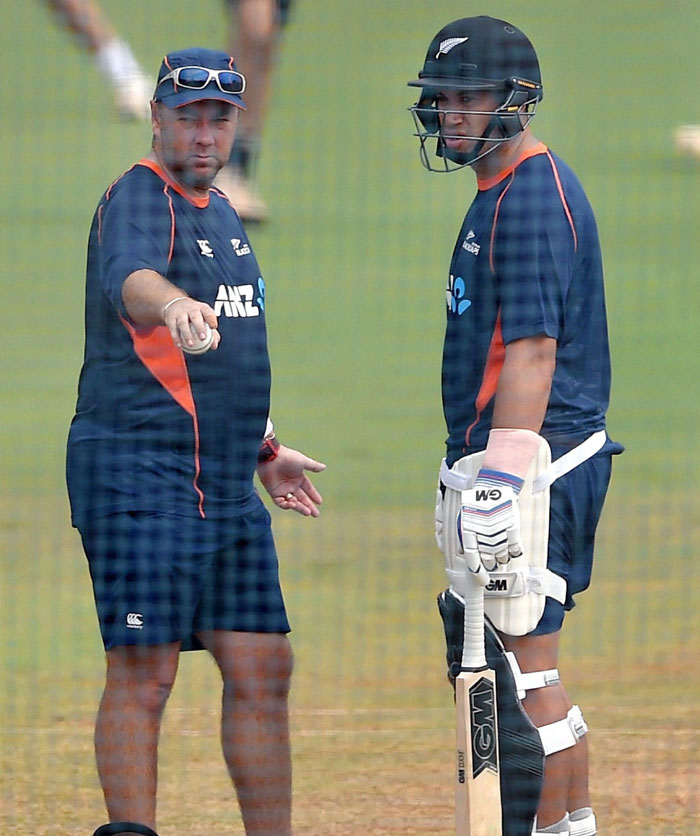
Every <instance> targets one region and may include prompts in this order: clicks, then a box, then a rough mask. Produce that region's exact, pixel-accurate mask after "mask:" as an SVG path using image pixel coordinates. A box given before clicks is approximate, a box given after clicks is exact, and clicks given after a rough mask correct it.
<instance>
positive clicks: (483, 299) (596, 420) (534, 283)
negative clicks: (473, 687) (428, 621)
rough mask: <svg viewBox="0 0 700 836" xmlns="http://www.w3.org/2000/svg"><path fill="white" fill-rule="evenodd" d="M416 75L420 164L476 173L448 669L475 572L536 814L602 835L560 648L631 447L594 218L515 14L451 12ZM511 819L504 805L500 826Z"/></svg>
mask: <svg viewBox="0 0 700 836" xmlns="http://www.w3.org/2000/svg"><path fill="white" fill-rule="evenodd" d="M409 86H411V87H416V88H418V90H419V98H418V101H417V102H416V104H415V105H414V106H413V107H411V108H410V110H411V112H412V114H413V117H414V120H415V124H416V133H415V136H417V137H418V139H419V142H420V158H421V162H422V163H423V165H424V166H425V167H426V168H428V169H429V170H430V171H440V172H448V171H457V170H459V169H461V168H465V167H471V168H472V169H473V171H474V173H475V174H476V178H477V194H476V196H475V198H474V200H473V202H472V204H471V206H470V207H469V210H468V212H467V214H466V217H465V218H464V222H463V224H462V228H461V230H460V233H459V238H458V240H457V244H456V246H455V249H454V253H453V256H452V262H451V264H450V270H449V278H448V284H447V327H446V335H445V343H444V352H443V368H442V397H443V409H444V414H445V419H446V423H447V429H448V437H447V443H446V456H445V459H444V461H443V463H442V467H441V470H440V483H439V489H438V493H437V502H436V534H437V539H438V544H439V545H440V547H441V549H442V551H443V552H444V555H445V558H446V562H447V574H448V578H449V580H450V587H449V589H448V590H446V592H445V593H443V594H442V595H441V596H440V601H441V612H442V614H443V617H444V618H445V620H446V628H448V661H450V662H452V663H453V665H452V674H453V675H454V662H455V661H456V659H455V653H454V646H453V645H452V646H451V644H450V636H449V632H450V631H449V627H450V625H449V624H448V621H449V619H450V618H451V617H452V616H451V615H450V613H452V614H454V612H455V609H456V608H458V607H459V606H461V603H462V602H463V600H464V590H465V588H466V584H467V582H468V581H467V579H468V578H469V582H470V583H471V582H473V581H474V580H476V581H477V582H479V583H481V584H482V585H483V587H484V588H485V609H486V613H487V615H488V617H489V620H490V622H491V623H492V624H493V625H494V626H495V628H496V630H497V631H498V635H499V637H500V639H501V640H502V642H503V645H504V646H505V649H506V650H507V651H511V652H512V654H513V655H514V660H513V668H514V671H515V682H516V687H517V690H518V691H519V693H520V695H521V696H523V706H524V708H525V710H526V712H527V714H528V715H529V717H530V719H531V720H532V722H533V723H534V725H535V726H536V727H537V728H538V730H539V736H540V739H541V743H542V748H543V750H544V753H545V755H546V762H545V768H544V780H543V782H542V787H541V793H540V799H539V806H538V808H537V815H536V824H535V825H534V826H535V831H534V832H535V833H538V834H544V833H547V834H572V835H573V836H594V834H595V833H596V820H595V815H594V813H593V810H592V807H591V800H590V796H589V791H588V752H587V744H586V737H585V734H586V728H587V727H586V723H585V721H584V719H583V715H582V713H581V710H580V709H579V708H578V706H576V705H573V704H572V702H571V701H570V700H569V697H568V695H567V693H566V691H565V689H564V686H563V684H562V682H561V680H560V679H559V675H558V672H557V664H558V649H559V642H560V636H561V629H562V625H563V622H564V616H565V614H566V612H568V611H569V610H571V609H572V608H573V606H574V595H576V594H577V593H579V592H582V591H583V590H584V589H586V587H587V586H588V584H589V581H590V576H591V567H592V559H593V541H594V535H595V529H596V525H597V523H598V519H599V516H600V513H601V510H602V506H603V502H604V499H605V494H606V491H607V487H608V483H609V480H610V473H611V456H612V455H614V454H616V453H620V452H622V447H621V446H620V445H619V444H616V443H615V442H613V441H611V440H610V438H609V437H608V436H607V434H606V431H605V413H606V410H607V407H608V400H609V389H610V359H609V350H608V336H607V324H606V311H605V296H604V287H603V272H602V263H601V254H600V246H599V241H598V233H597V229H596V223H595V219H594V216H593V212H592V209H591V207H590V204H589V202H588V200H587V198H586V195H585V193H584V191H583V189H582V187H581V185H580V183H579V181H578V179H577V178H576V176H575V174H574V173H573V171H572V170H571V169H570V168H569V167H568V166H567V165H566V163H564V162H563V160H561V159H560V158H559V157H558V156H557V155H556V154H554V153H553V152H552V151H551V150H550V149H549V148H548V147H547V146H546V145H545V144H544V143H542V142H540V141H539V140H538V139H537V138H536V137H535V136H534V135H533V133H532V130H531V122H532V119H533V118H534V116H535V112H536V109H537V106H538V104H539V102H540V101H541V100H542V98H543V86H542V78H541V75H540V67H539V62H538V59H537V55H536V53H535V50H534V48H533V46H532V44H531V43H530V41H529V40H528V38H527V37H526V36H525V35H524V34H523V33H522V32H521V31H520V30H519V29H517V28H516V27H515V26H513V25H511V24H509V23H507V22H505V21H502V20H496V19H494V18H491V17H483V16H482V17H470V18H465V19H462V20H457V21H454V22H452V23H450V24H448V25H447V26H445V27H444V28H443V29H441V31H440V32H438V34H437V35H436V36H435V37H434V38H433V40H432V41H431V43H430V46H429V48H428V52H427V55H426V57H425V62H424V64H423V68H422V70H421V71H420V72H419V74H418V78H417V79H416V80H414V81H410V82H409ZM448 604H449V606H447V605H448ZM453 626H454V625H453ZM450 648H451V649H452V651H453V652H452V653H451V652H450ZM458 668H459V664H457V669H458ZM501 742H502V741H501ZM502 781H503V779H502ZM502 786H503V784H502ZM506 803H507V799H506V798H505V797H504V808H505V806H506ZM506 819H507V811H506V810H505V809H504V828H505V829H507V828H506ZM529 826H530V827H531V826H532V823H531V822H530V823H529ZM511 832H515V831H511ZM525 832H528V833H529V832H530V830H529V829H527V827H526V830H525Z"/></svg>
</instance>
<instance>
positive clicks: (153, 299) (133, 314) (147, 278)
mask: <svg viewBox="0 0 700 836" xmlns="http://www.w3.org/2000/svg"><path fill="white" fill-rule="evenodd" d="M183 296H187V294H186V293H185V292H184V291H182V290H180V288H179V287H176V285H174V284H172V282H169V281H168V280H167V279H166V278H164V277H163V276H161V275H160V273H156V272H155V271H154V270H136V271H134V272H133V273H131V274H130V275H129V276H127V278H126V280H125V281H124V284H123V286H122V301H123V302H124V307H125V308H126V312H127V313H128V314H129V317H130V318H131V320H132V322H134V323H135V324H136V325H146V326H148V325H162V324H163V322H164V318H163V311H164V308H165V306H166V305H167V304H168V302H170V301H172V300H173V299H178V298H182V297H183Z"/></svg>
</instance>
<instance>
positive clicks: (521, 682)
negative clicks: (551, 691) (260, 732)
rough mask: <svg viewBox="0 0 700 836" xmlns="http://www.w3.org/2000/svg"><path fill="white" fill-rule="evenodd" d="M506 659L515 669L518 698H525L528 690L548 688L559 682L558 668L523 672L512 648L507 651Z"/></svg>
mask: <svg viewBox="0 0 700 836" xmlns="http://www.w3.org/2000/svg"><path fill="white" fill-rule="evenodd" d="M506 659H507V660H508V664H509V665H510V669H511V670H512V671H513V677H514V678H515V687H516V689H517V692H518V699H520V700H524V699H525V695H526V693H527V692H528V691H534V690H535V689H537V688H546V687H547V686H548V685H556V684H557V682H559V671H558V670H557V668H550V669H549V670H547V671H530V672H528V673H523V672H522V671H521V670H520V665H519V664H518V660H517V659H516V657H515V653H513V651H512V650H507V651H506Z"/></svg>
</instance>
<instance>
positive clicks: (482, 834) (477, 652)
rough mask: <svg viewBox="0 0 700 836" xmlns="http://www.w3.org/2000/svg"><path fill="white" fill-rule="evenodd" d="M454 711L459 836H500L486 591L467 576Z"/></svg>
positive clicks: (498, 790) (493, 703) (494, 676)
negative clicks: (486, 631)
mask: <svg viewBox="0 0 700 836" xmlns="http://www.w3.org/2000/svg"><path fill="white" fill-rule="evenodd" d="M464 605H465V606H464V645H463V648H462V671H461V673H460V674H459V675H458V676H457V681H456V683H455V692H456V708H457V741H456V758H457V763H456V767H457V768H456V776H455V814H456V823H457V836H502V828H501V786H500V763H499V759H498V715H497V711H496V674H495V671H493V670H492V669H491V668H489V667H488V666H487V663H486V649H485V646H484V588H483V587H482V586H480V585H479V583H478V582H477V581H476V580H474V578H472V577H471V575H470V574H469V573H467V593H466V595H465V600H464Z"/></svg>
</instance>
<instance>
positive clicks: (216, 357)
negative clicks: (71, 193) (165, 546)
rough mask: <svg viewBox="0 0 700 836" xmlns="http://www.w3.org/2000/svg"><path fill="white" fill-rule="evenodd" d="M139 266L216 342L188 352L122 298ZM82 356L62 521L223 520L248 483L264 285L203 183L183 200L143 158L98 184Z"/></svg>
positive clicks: (263, 349)
mask: <svg viewBox="0 0 700 836" xmlns="http://www.w3.org/2000/svg"><path fill="white" fill-rule="evenodd" d="M139 269H150V270H154V271H156V272H157V273H160V274H161V275H163V276H165V277H166V278H167V279H168V280H169V281H171V282H173V284H175V285H177V286H178V287H180V288H182V289H183V290H184V291H185V292H186V293H187V294H188V295H190V296H192V297H193V298H195V299H198V300H200V301H203V302H207V303H208V304H209V305H211V307H212V308H214V310H215V312H216V314H217V317H218V323H219V331H220V334H221V342H220V345H219V348H218V349H217V350H216V351H209V352H207V353H205V354H202V355H187V354H184V353H183V352H182V351H181V350H180V349H177V348H176V347H175V345H174V343H173V341H172V338H171V336H170V332H169V331H168V329H167V328H166V327H165V326H158V327H143V326H137V325H135V324H134V323H132V322H131V321H130V320H129V317H128V314H127V313H126V310H125V309H124V305H123V301H122V285H123V283H124V280H125V279H126V278H127V276H129V275H130V274H131V273H133V272H134V271H135V270H139ZM85 332H86V336H85V356H84V363H83V367H82V370H81V373H80V381H79V385H78V402H77V407H76V414H75V417H74V418H73V421H72V423H71V428H70V433H69V438H68V458H67V480H68V489H69V495H70V500H71V510H72V519H73V523H74V524H75V525H77V526H78V527H80V524H81V522H82V521H83V520H84V519H85V518H86V515H89V514H94V513H100V514H105V513H113V512H116V511H160V512H166V513H172V514H177V515H184V516H200V517H208V518H226V517H230V516H232V515H233V516H235V515H238V514H242V513H245V512H246V511H247V510H249V509H251V508H252V507H254V506H255V505H256V504H257V503H258V502H259V499H258V498H257V495H256V493H255V490H254V486H253V475H254V472H255V467H256V462H257V454H258V449H259V447H260V443H261V440H262V437H263V435H264V432H265V424H266V420H267V416H268V412H269V399H270V362H269V356H268V350H267V335H266V327H265V284H264V282H263V279H262V276H261V274H260V268H259V266H258V263H257V261H256V259H255V256H254V254H253V252H252V249H251V247H250V243H249V241H248V238H247V236H246V234H245V232H244V229H243V226H242V224H241V222H240V219H239V218H238V215H237V214H236V212H235V210H234V209H233V208H232V206H231V205H230V203H229V202H228V200H227V199H226V198H225V196H224V195H223V194H221V193H220V192H218V191H217V190H215V189H212V190H211V191H210V192H209V196H208V197H206V198H203V199H197V198H193V197H190V196H187V195H186V194H185V193H184V192H183V191H182V190H181V189H180V188H179V186H178V185H177V184H175V183H173V182H172V181H170V180H169V178H168V177H167V175H166V174H165V172H163V171H162V169H160V168H159V167H158V166H157V165H156V164H155V163H153V162H151V161H149V160H141V161H140V162H139V163H138V164H136V165H135V166H133V167H132V168H131V169H130V170H129V171H127V172H126V173H125V174H124V175H122V176H121V177H120V178H119V179H118V180H117V181H115V183H113V184H112V186H110V188H109V189H108V190H107V192H106V193H105V194H104V195H103V197H102V199H101V200H100V202H99V204H98V207H97V211H96V213H95V216H94V218H93V223H92V227H91V230H90V238H89V243H88V261H87V278H86V303H85Z"/></svg>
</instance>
